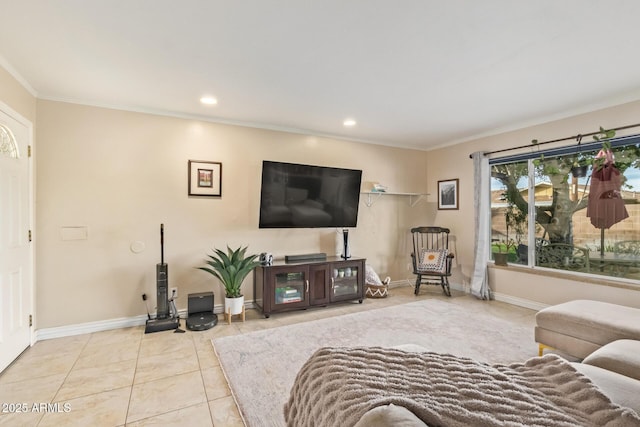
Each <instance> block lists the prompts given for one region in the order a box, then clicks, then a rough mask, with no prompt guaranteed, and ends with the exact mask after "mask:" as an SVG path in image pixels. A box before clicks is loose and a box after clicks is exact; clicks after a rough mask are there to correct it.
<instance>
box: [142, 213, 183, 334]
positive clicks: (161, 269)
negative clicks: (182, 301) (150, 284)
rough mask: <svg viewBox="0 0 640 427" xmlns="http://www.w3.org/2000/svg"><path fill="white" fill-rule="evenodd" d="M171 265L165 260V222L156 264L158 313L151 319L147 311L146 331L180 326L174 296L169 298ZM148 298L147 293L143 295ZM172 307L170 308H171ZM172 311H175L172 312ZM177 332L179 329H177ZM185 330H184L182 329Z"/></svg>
mask: <svg viewBox="0 0 640 427" xmlns="http://www.w3.org/2000/svg"><path fill="white" fill-rule="evenodd" d="M168 270H169V266H168V265H167V264H165V262H164V224H160V264H156V288H157V304H158V308H157V314H156V318H155V319H151V318H150V317H151V316H149V315H148V312H147V317H148V319H147V325H146V327H145V328H144V333H145V334H148V333H151V332H159V331H168V330H171V329H178V328H179V327H180V318H179V317H178V312H177V310H176V306H175V303H174V302H173V298H171V300H169V271H168ZM142 299H143V300H146V295H143V296H142ZM170 306H171V308H172V310H170V309H169V308H170ZM170 311H172V312H173V313H170ZM176 332H177V331H176ZM180 332H183V331H180Z"/></svg>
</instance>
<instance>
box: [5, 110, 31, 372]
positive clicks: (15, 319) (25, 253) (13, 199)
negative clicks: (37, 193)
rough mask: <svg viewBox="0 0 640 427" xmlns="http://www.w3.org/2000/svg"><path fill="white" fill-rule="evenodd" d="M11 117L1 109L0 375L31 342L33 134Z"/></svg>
mask: <svg viewBox="0 0 640 427" xmlns="http://www.w3.org/2000/svg"><path fill="white" fill-rule="evenodd" d="M5 108H6V111H5V110H3V109H5ZM10 114H13V116H12V115H10ZM14 117H17V115H16V114H15V113H12V112H9V111H8V108H7V107H5V106H4V105H0V372H1V371H2V370H4V369H5V368H6V367H7V366H8V365H9V364H10V363H11V362H12V361H13V360H14V359H15V358H16V357H18V355H20V353H22V351H24V349H25V348H27V347H28V346H29V345H30V343H31V325H30V315H31V307H32V262H33V261H32V251H31V243H30V236H29V233H30V232H29V229H30V223H31V211H30V209H31V194H32V193H31V182H30V178H31V171H30V168H31V163H30V159H29V151H28V150H29V143H30V138H31V131H30V125H27V124H26V123H25V122H26V121H25V120H24V119H20V121H18V119H16V118H14Z"/></svg>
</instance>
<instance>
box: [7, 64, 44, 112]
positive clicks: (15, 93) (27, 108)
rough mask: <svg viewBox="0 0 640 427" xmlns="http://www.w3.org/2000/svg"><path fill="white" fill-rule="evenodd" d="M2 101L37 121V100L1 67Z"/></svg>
mask: <svg viewBox="0 0 640 427" xmlns="http://www.w3.org/2000/svg"><path fill="white" fill-rule="evenodd" d="M0 101H1V102H3V103H5V104H7V105H8V106H9V107H10V108H12V109H13V110H14V111H16V112H17V113H18V114H20V115H22V116H23V117H24V118H26V119H27V120H29V121H30V122H31V123H35V121H36V98H35V97H34V96H33V95H32V94H31V93H29V91H28V90H26V89H25V88H24V86H22V85H21V84H20V83H19V82H18V81H17V80H16V79H15V78H13V76H11V74H9V73H8V72H7V71H6V70H5V69H4V68H2V67H1V66H0Z"/></svg>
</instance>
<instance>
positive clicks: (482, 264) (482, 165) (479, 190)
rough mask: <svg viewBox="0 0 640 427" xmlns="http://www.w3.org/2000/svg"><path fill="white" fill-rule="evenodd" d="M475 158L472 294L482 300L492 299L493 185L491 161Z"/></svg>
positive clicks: (476, 153)
mask: <svg viewBox="0 0 640 427" xmlns="http://www.w3.org/2000/svg"><path fill="white" fill-rule="evenodd" d="M471 157H472V158H473V174H474V177H473V178H474V182H475V189H474V197H473V208H474V210H475V226H476V227H475V229H476V236H475V237H476V238H475V256H474V261H473V277H472V278H471V294H472V295H474V296H475V297H476V298H480V299H487V300H488V299H491V294H490V289H489V277H488V274H487V261H489V258H490V256H491V246H490V239H491V193H490V192H491V183H490V170H489V159H488V158H487V157H486V156H485V155H484V153H483V152H479V151H478V152H475V153H473V154H472V155H471Z"/></svg>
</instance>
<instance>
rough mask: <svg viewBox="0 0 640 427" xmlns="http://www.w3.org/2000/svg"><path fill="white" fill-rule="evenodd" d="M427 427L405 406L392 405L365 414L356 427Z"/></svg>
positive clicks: (379, 407) (376, 408)
mask: <svg viewBox="0 0 640 427" xmlns="http://www.w3.org/2000/svg"><path fill="white" fill-rule="evenodd" d="M390 426H393V427H427V425H426V424H425V423H424V422H422V420H420V418H418V417H416V416H415V415H414V413H413V412H411V411H410V410H408V409H407V408H405V407H404V406H397V405H394V404H393V403H392V404H389V405H383V406H377V407H375V408H373V409H372V410H370V411H367V412H365V413H364V415H363V416H362V418H360V420H359V421H358V422H357V423H356V425H355V426H354V427H390Z"/></svg>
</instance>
